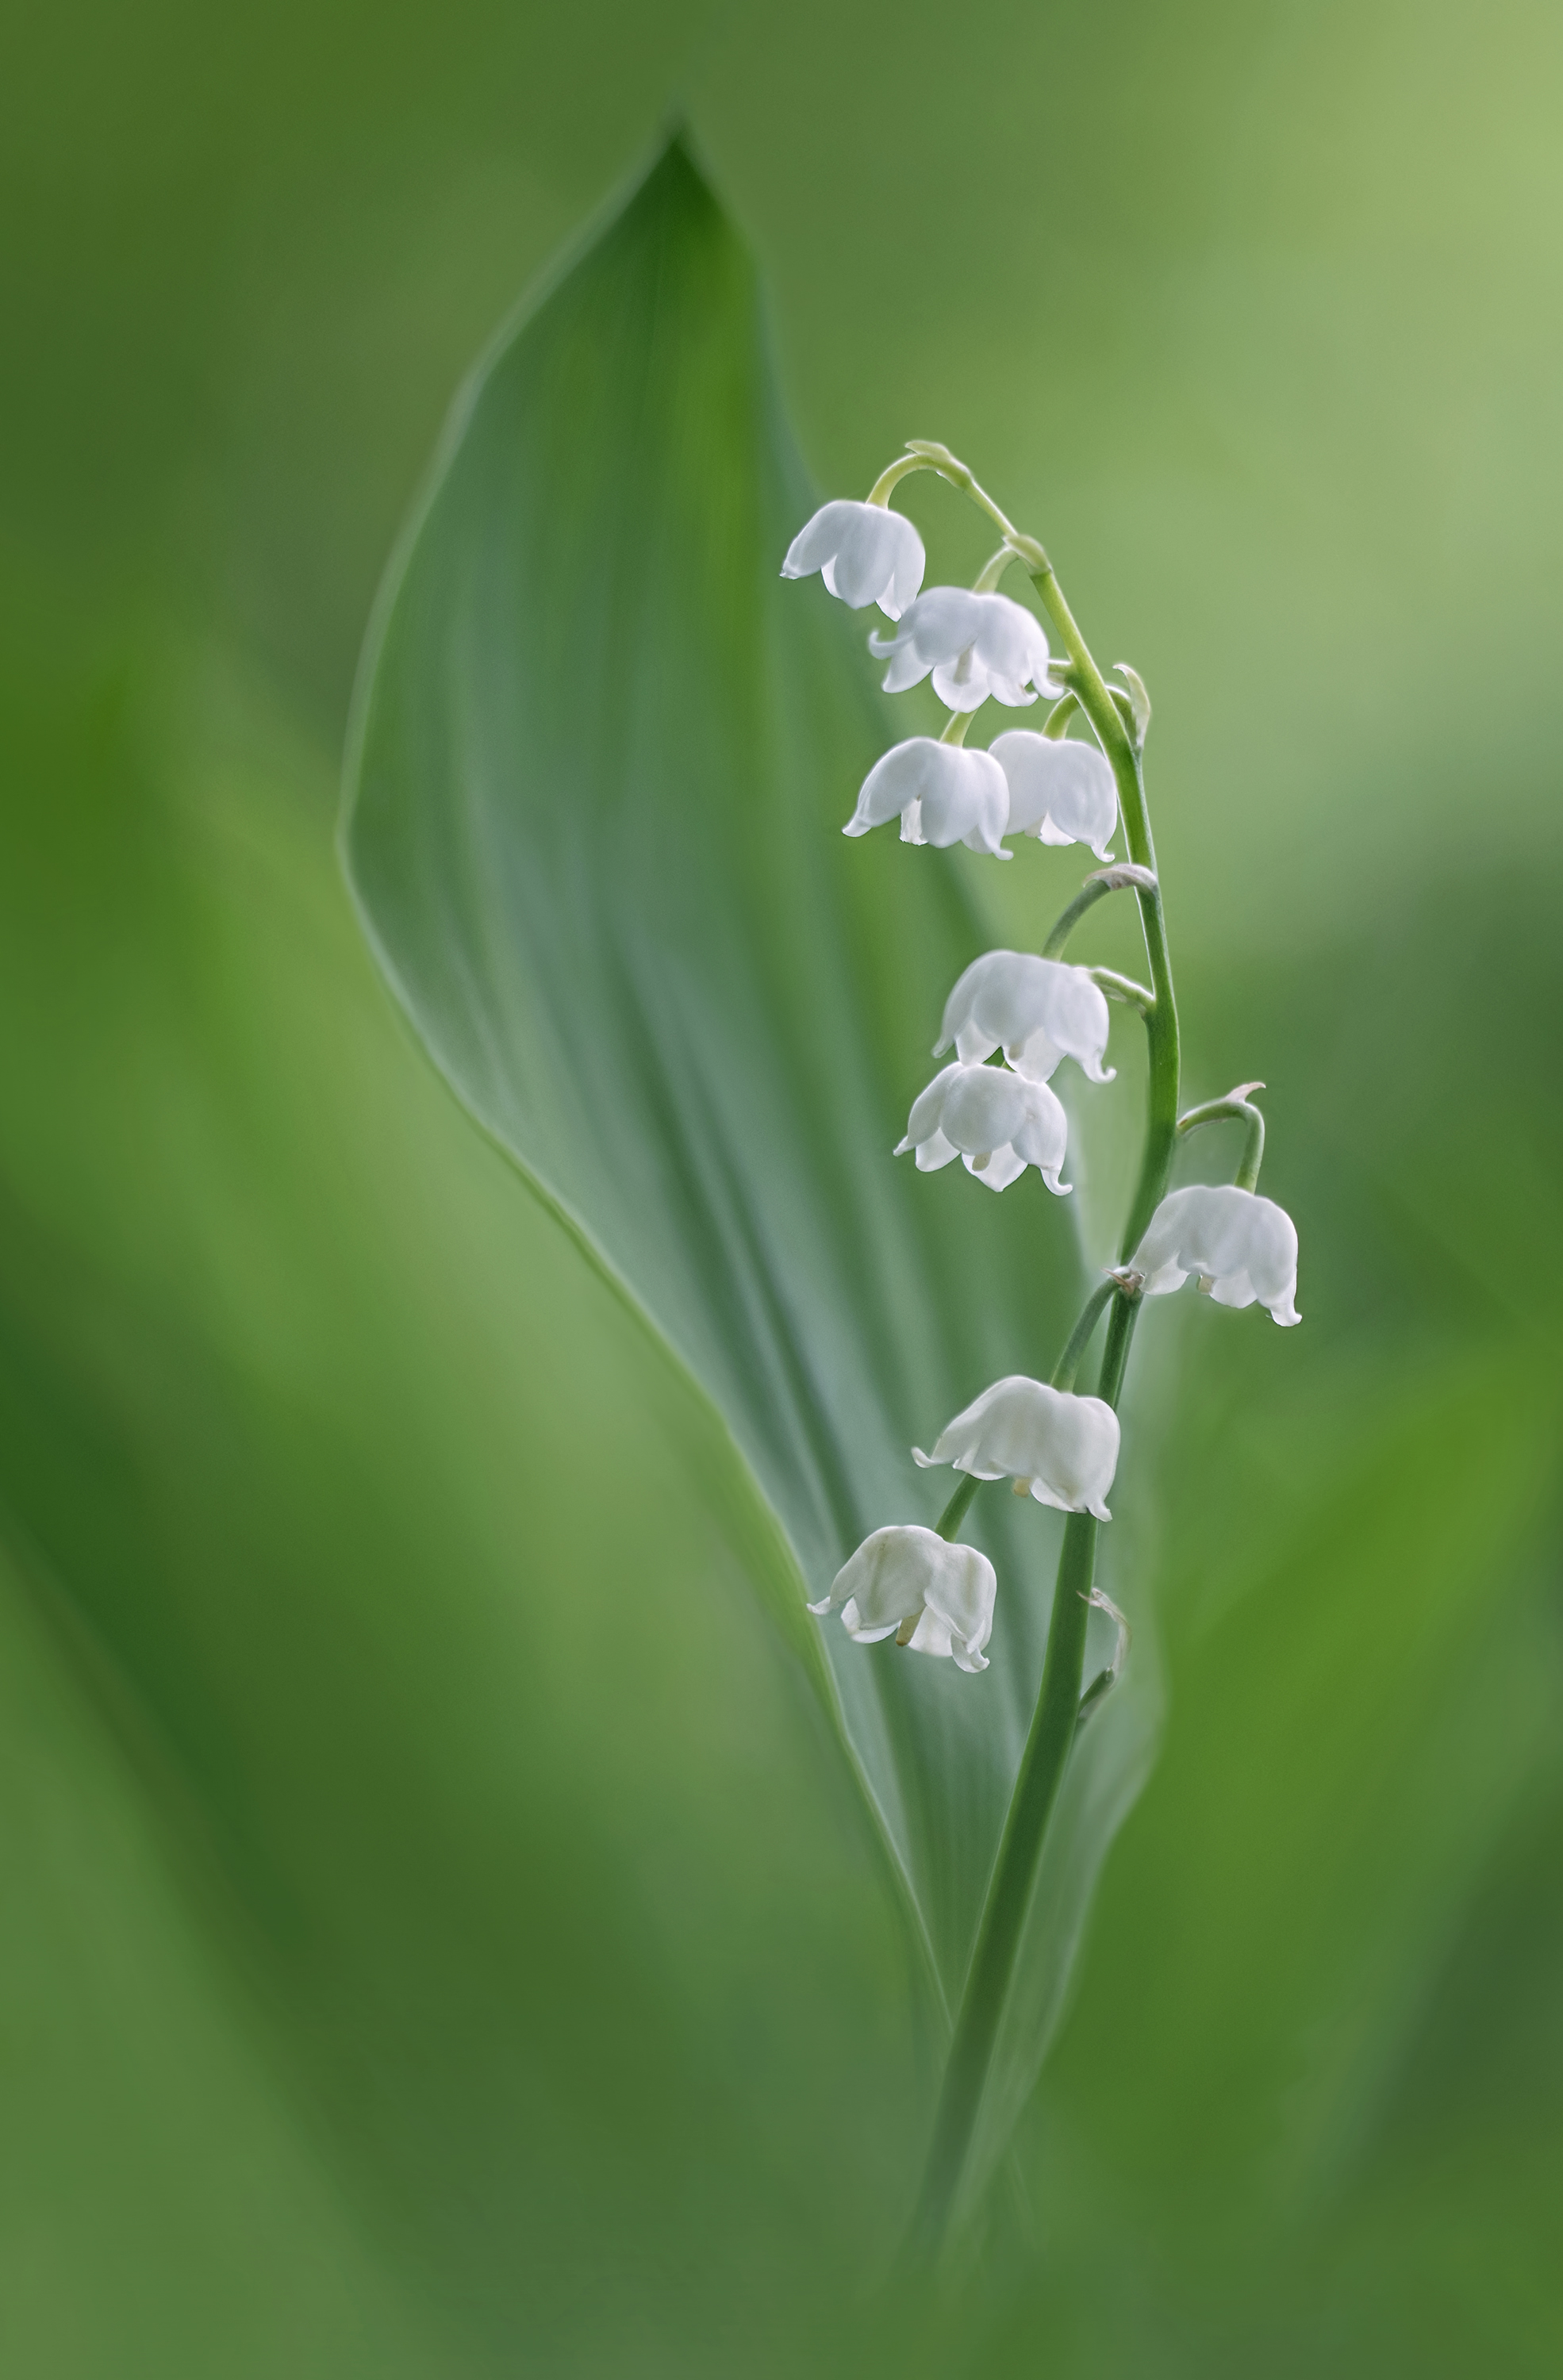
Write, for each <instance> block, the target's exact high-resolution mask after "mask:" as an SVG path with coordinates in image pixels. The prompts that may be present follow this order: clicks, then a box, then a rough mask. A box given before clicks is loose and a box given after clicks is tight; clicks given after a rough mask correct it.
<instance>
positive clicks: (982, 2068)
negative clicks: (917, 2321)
mask: <svg viewBox="0 0 1563 2380" xmlns="http://www.w3.org/2000/svg"><path fill="white" fill-rule="evenodd" d="M913 453H914V454H915V455H922V456H924V457H926V459H927V463H928V464H929V466H930V467H931V468H933V469H935V470H937V471H939V474H940V476H941V477H942V478H944V479H947V480H951V482H952V484H953V485H955V486H957V487H960V488H963V489H964V491H965V492H966V493H967V494H968V495H970V496H971V497H972V498H973V500H974V502H975V503H977V504H981V506H982V507H983V509H984V510H985V511H986V512H987V514H988V515H989V516H991V517H992V518H993V519H994V520H996V521H997V523H998V525H999V528H1000V530H1001V531H1002V533H1003V536H1004V538H1005V541H1006V543H1008V544H1010V545H1012V547H1013V549H1014V551H1015V553H1016V554H1017V556H1018V557H1019V559H1021V560H1022V561H1024V564H1025V565H1026V567H1027V569H1028V570H1029V572H1030V574H1031V578H1032V583H1033V585H1034V586H1035V587H1036V591H1037V593H1038V595H1039V596H1040V597H1041V599H1042V602H1043V605H1044V607H1045V608H1046V610H1047V613H1048V618H1049V619H1050V620H1051V621H1052V623H1053V625H1054V626H1055V627H1056V628H1057V629H1058V632H1059V634H1060V637H1062V639H1063V642H1064V645H1065V648H1066V650H1067V651H1068V653H1069V658H1070V661H1071V663H1072V668H1071V671H1070V685H1071V689H1072V692H1073V694H1074V696H1075V698H1076V699H1077V701H1078V702H1079V704H1080V707H1081V709H1082V710H1084V713H1085V716H1086V718H1087V719H1088V720H1089V721H1090V723H1091V725H1092V727H1093V728H1094V729H1095V731H1096V735H1097V741H1098V742H1099V744H1100V745H1101V747H1102V749H1103V751H1104V752H1105V753H1106V754H1107V757H1108V761H1109V765H1110V767H1111V769H1112V772H1113V777H1114V779H1115V781H1116V783H1117V786H1118V801H1119V808H1120V810H1121V813H1122V818H1123V829H1124V833H1125V836H1126V837H1127V840H1128V844H1129V854H1130V857H1131V859H1132V860H1133V862H1134V863H1135V864H1136V865H1137V866H1138V867H1140V868H1145V869H1147V870H1149V871H1150V878H1151V880H1150V881H1149V882H1147V883H1144V884H1136V885H1135V888H1134V889H1135V895H1136V898H1137V899H1138V901H1139V905H1140V920H1141V924H1142V927H1143V929H1144V932H1145V953H1146V956H1147V958H1148V959H1149V961H1150V975H1151V985H1152V990H1153V992H1154V1005H1153V1006H1152V1007H1151V1009H1150V1012H1149V1014H1148V1015H1147V1016H1146V1019H1145V1031H1146V1038H1147V1040H1148V1043H1149V1050H1150V1066H1149V1083H1148V1091H1147V1109H1146V1118H1145V1153H1144V1155H1143V1157H1142V1159H1141V1162H1140V1174H1139V1179H1138V1181H1137V1183H1136V1184H1135V1187H1134V1195H1133V1200H1132V1202H1131V1204H1130V1208H1129V1213H1128V1217H1127V1219H1126V1221H1125V1225H1124V1233H1123V1244H1122V1245H1123V1257H1124V1260H1125V1261H1127V1259H1128V1258H1129V1257H1131V1256H1132V1255H1133V1252H1134V1250H1135V1249H1136V1248H1137V1247H1138V1245H1139V1244H1140V1241H1141V1239H1142V1238H1143V1237H1144V1235H1145V1226H1146V1224H1147V1223H1148V1222H1149V1221H1150V1219H1151V1217H1152V1215H1153V1214H1154V1213H1155V1211H1156V1208H1157V1206H1158V1204H1159V1203H1160V1200H1161V1197H1162V1195H1163V1193H1164V1192H1165V1190H1166V1187H1167V1180H1168V1175H1169V1172H1170V1171H1171V1164H1172V1152H1173V1149H1174V1147H1175V1145H1176V1140H1177V1131H1178V1007H1177V1001H1176V998H1175V995H1174V993H1173V989H1172V962H1171V956H1170V953H1169V950H1168V944H1167V926H1166V920H1165V917H1164V916H1163V914H1162V905H1161V887H1160V883H1159V881H1158V880H1157V879H1156V847H1155V844H1154V843H1153V841H1152V838H1151V830H1150V817H1149V813H1148V811H1147V808H1146V806H1145V780H1144V776H1143V773H1142V766H1141V759H1140V749H1139V744H1138V741H1137V740H1136V735H1135V734H1134V732H1133V726H1132V724H1131V723H1126V722H1125V721H1124V720H1123V718H1122V717H1121V715H1120V712H1119V709H1118V706H1117V704H1116V703H1115V702H1114V700H1113V698H1112V696H1111V694H1110V693H1109V690H1108V687H1107V686H1106V684H1105V682H1104V680H1103V678H1102V674H1101V672H1100V671H1099V670H1098V669H1097V664H1096V662H1095V661H1094V660H1093V659H1092V657H1091V654H1090V651H1089V650H1088V649H1087V647H1086V644H1085V640H1084V637H1082V635H1081V633H1080V630H1079V628H1078V626H1077V625H1076V624H1075V619H1074V614H1073V613H1072V612H1071V610H1070V608H1069V605H1068V604H1067V603H1066V602H1065V601H1064V597H1063V590H1062V589H1061V588H1060V585H1059V582H1058V579H1057V577H1056V576H1055V575H1054V572H1053V568H1052V565H1051V564H1050V563H1049V562H1048V557H1047V555H1046V553H1044V552H1043V550H1042V548H1041V547H1040V546H1039V545H1037V544H1036V541H1035V540H1033V539H1030V538H1025V537H1022V536H1021V535H1020V533H1019V532H1018V531H1016V530H1015V529H1013V528H1012V526H1011V524H1010V522H1009V521H1008V520H1006V519H1005V517H1004V516H1003V514H1002V513H1000V510H999V508H998V506H997V505H996V504H994V503H993V501H992V499H991V497H989V496H987V494H986V493H985V492H984V491H983V490H982V489H980V488H979V487H978V486H977V483H976V481H975V480H974V479H973V477H972V475H971V473H970V471H968V470H967V469H966V467H965V465H964V464H963V463H959V462H957V461H956V458H955V457H954V456H953V455H951V454H950V452H949V450H948V448H946V447H935V446H932V445H929V444H927V443H921V442H919V443H918V444H917V445H916V446H915V448H914V449H913ZM1139 1310H1140V1300H1139V1299H1138V1298H1135V1297H1120V1298H1118V1299H1117V1300H1116V1301H1114V1303H1113V1305H1112V1314H1111V1319H1110V1320H1109V1324H1108V1333H1107V1344H1106V1347H1105V1349H1104V1351H1103V1355H1102V1370H1101V1378H1100V1380H1099V1382H1098V1384H1097V1395H1098V1396H1100V1397H1101V1398H1102V1399H1103V1400H1104V1401H1105V1402H1106V1403H1108V1404H1109V1405H1112V1406H1114V1407H1115V1408H1116V1406H1117V1403H1118V1400H1119V1396H1120V1393H1121V1390H1122V1386H1123V1375H1124V1369H1125V1366H1127V1363H1128V1360H1129V1348H1130V1342H1131V1341H1132V1340H1133V1333H1134V1324H1135V1321H1136V1319H1137V1318H1138V1315H1139ZM1083 1319H1084V1318H1083ZM1096 1560H1097V1523H1096V1521H1095V1520H1094V1519H1093V1518H1092V1516H1091V1515H1090V1513H1088V1512H1072V1513H1071V1514H1070V1516H1069V1519H1068V1521H1067V1522H1066V1524H1065V1525H1064V1537H1063V1548H1062V1551H1061V1553H1060V1559H1059V1574H1058V1583H1057V1585H1056V1586H1055V1588H1054V1592H1053V1610H1052V1617H1051V1620H1050V1621H1049V1623H1048V1651H1047V1656H1046V1658H1045V1659H1044V1662H1043V1666H1042V1684H1041V1690H1040V1692H1039V1693H1038V1694H1037V1698H1036V1711H1035V1713H1034V1715H1033V1718H1032V1722H1031V1730H1030V1733H1029V1734H1028V1736H1027V1738H1026V1743H1025V1750H1024V1753H1023V1755H1021V1765H1020V1772H1019V1774H1018V1776H1017V1777H1016V1779H1015V1789H1014V1792H1013V1795H1012V1799H1011V1803H1010V1809H1009V1815H1008V1816H1007V1817H1006V1819H1005V1821H1004V1833H1003V1837H1002V1840H1001V1841H1000V1846H999V1856H998V1860H997V1861H996V1863H995V1865H994V1870H993V1876H992V1879H991V1881H990V1883H989V1885H988V1889H987V1900H986V1901H985V1903H984V1906H983V1912H982V1917H981V1919H980V1921H979V1924H978V1926H977V1936H976V1942H975V1947H974V1949H973V1952H972V1963H971V1967H970V1970H969V1972H968V1974H967V1977H966V1986H965V1990H964V1992H963V1996H962V2000H961V2006H960V2010H959V2012H958V2014H957V2016H956V2020H955V2031H954V2036H953V2039H952V2041H951V2049H950V2063H949V2066H948V2068H947V2069H946V2071H945V2078H944V2088H943V2092H942V2094H941V2096H940V2099H939V2113H938V2115H937V2117H936V2119H935V2122H934V2135H933V2141H932V2144H931V2146H930V2149H929V2154H928V2163H927V2173H926V2175H925V2177H924V2181H923V2190H922V2195H921V2197H920V2199H919V2201H918V2204H917V2209H916V2213H915V2216H914V2218H913V2224H912V2229H911V2233H910V2235H909V2238H908V2242H907V2249H908V2255H909V2257H911V2258H913V2259H914V2260H915V2261H919V2262H921V2261H926V2260H927V2259H931V2258H933V2257H935V2256H937V2255H938V2254H939V2251H940V2249H941V2248H942V2246H943V2242H944V2240H945V2236H946V2234H947V2232H948V2230H949V2228H950V2222H951V2216H952V2215H953V2214H954V2212H955V2209H956V2206H957V2204H958V2202H959V2198H960V2193H961V2186H962V2180H963V2175H964V2173H965V2169H966V2163H967V2158H968V2156H969V2155H970V2151H971V2145H972V2141H973V2138H974V2135H975V2131H976V2124H977V2118H978V2114H979V2112H980V2109H981V2106H982V2099H983V2093H984V2091H985V2089H986V2086H987V2075H988V2069H989V2067H990V2066H991V2064H992V2060H993V2051H994V2046H995V2044H996V2042H997V2040H998V2036H999V2027H1000V2022H1001V2020H1002V2018H1003V2013H1004V2004H1005V2002H1006V2000H1007V1998H1008V1997H1009V1991H1010V1983H1011V1978H1012V1974H1013V1972H1014V1963H1015V1958H1016V1955H1017V1953H1018V1951H1019V1949H1020V1943H1021V1937H1022V1933H1023V1931H1024V1925H1025V1918H1026V1913H1027V1910H1028V1909H1029V1907H1030V1903H1031V1895H1032V1890H1033V1888H1034V1886H1035V1883H1036V1871H1037V1866H1038V1864H1039V1863H1040V1860H1041V1857H1042V1849H1043V1844H1044V1842H1045V1840H1046V1838H1047V1832H1048V1820H1049V1819H1050V1817H1051V1816H1052V1813H1053V1807H1054V1804H1055V1803H1056V1802H1057V1799H1058V1793H1059V1788H1060V1784H1061V1783H1062V1781H1063V1775H1064V1770H1065V1767H1066V1766H1067V1764H1068V1760H1069V1753H1070V1746H1071V1745H1072V1743H1073V1741H1074V1733H1075V1728H1076V1725H1077V1723H1078V1717H1079V1710H1080V1685H1081V1676H1082V1672H1083V1670H1084V1658H1085V1628H1086V1621H1087V1618H1088V1616H1089V1614H1088V1606H1087V1598H1088V1597H1089V1595H1090V1593H1091V1587H1092V1584H1093V1580H1094V1577H1095V1573H1096Z"/></svg>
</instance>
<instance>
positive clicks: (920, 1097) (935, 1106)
mask: <svg viewBox="0 0 1563 2380" xmlns="http://www.w3.org/2000/svg"><path fill="white" fill-rule="evenodd" d="M962 1073H963V1068H962V1067H961V1066H960V1065H959V1064H953V1065H949V1066H943V1067H941V1068H940V1069H939V1073H938V1074H937V1075H935V1076H934V1078H933V1081H932V1082H931V1083H928V1084H926V1085H925V1086H924V1087H923V1089H922V1090H920V1091H919V1092H918V1094H917V1096H916V1098H915V1099H914V1100H913V1102H912V1112H911V1114H910V1115H909V1116H908V1117H907V1119H906V1139H907V1141H909V1142H911V1143H913V1144H914V1145H915V1144H916V1143H917V1142H918V1141H920V1140H927V1139H928V1138H930V1137H931V1135H933V1134H934V1133H936V1132H937V1131H938V1130H939V1124H940V1123H941V1121H942V1119H943V1115H944V1102H945V1098H946V1096H947V1094H948V1092H949V1090H950V1088H951V1085H952V1084H953V1083H956V1082H958V1081H959V1079H960V1077H961V1075H962ZM903 1146H904V1144H903Z"/></svg>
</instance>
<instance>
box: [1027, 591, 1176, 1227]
mask: <svg viewBox="0 0 1563 2380" xmlns="http://www.w3.org/2000/svg"><path fill="white" fill-rule="evenodd" d="M1031 581H1032V585H1033V586H1034V587H1035V588H1036V592H1037V593H1038V595H1040V597H1041V598H1042V601H1043V604H1044V606H1045V607H1046V610H1047V613H1048V618H1049V619H1050V620H1051V621H1052V623H1053V625H1054V626H1055V627H1056V628H1057V629H1058V632H1059V634H1060V637H1062V638H1063V641H1064V646H1065V649H1066V650H1067V651H1068V654H1069V657H1070V660H1071V661H1072V662H1073V664H1074V692H1075V696H1076V698H1077V700H1078V701H1079V704H1080V707H1081V709H1082V710H1084V713H1085V716H1086V718H1087V719H1088V720H1089V721H1090V722H1091V724H1092V726H1093V727H1094V728H1095V730H1096V732H1097V741H1098V743H1099V744H1100V745H1101V747H1102V749H1103V751H1104V752H1105V753H1106V754H1107V757H1108V761H1109V765H1110V767H1111V770H1112V773H1113V776H1114V779H1115V780H1116V782H1117V785H1118V807H1119V808H1120V810H1121V813H1122V817H1123V832H1124V834H1125V836H1126V838H1127V840H1128V844H1129V856H1130V858H1131V859H1133V861H1134V862H1135V864H1136V865H1137V866H1138V867H1141V868H1149V869H1150V871H1151V873H1152V874H1153V875H1155V873H1156V844H1155V843H1154V841H1153V840H1152V837H1151V828H1150V812H1149V810H1148V809H1147V807H1146V806H1145V775H1144V771H1143V765H1142V762H1141V758H1140V754H1139V752H1138V751H1137V750H1136V748H1135V747H1134V744H1133V741H1132V739H1131V737H1130V735H1129V732H1128V730H1127V728H1126V727H1125V725H1124V722H1123V721H1122V719H1121V717H1120V715H1119V710H1118V706H1117V704H1116V703H1115V702H1114V701H1113V698H1112V697H1111V695H1110V694H1109V692H1108V689H1107V686H1106V684H1105V683H1104V681H1103V678H1102V674H1101V672H1100V670H1098V668H1097V664H1096V662H1094V661H1093V660H1092V658H1091V654H1090V651H1089V650H1088V648H1087V646H1086V643H1085V639H1084V637H1083V636H1082V635H1081V633H1080V630H1079V628H1078V627H1077V626H1076V625H1075V620H1074V614H1073V613H1072V611H1071V610H1070V608H1069V605H1068V604H1067V603H1066V602H1065V601H1064V596H1063V589H1062V588H1061V587H1060V585H1059V582H1058V578H1057V576H1056V574H1055V573H1054V571H1053V569H1052V567H1051V565H1049V564H1048V563H1047V562H1046V560H1044V563H1043V565H1042V567H1041V568H1040V569H1036V568H1034V569H1033V570H1032V573H1031ZM1135 898H1136V899H1137V900H1138V902H1139V905H1140V923H1141V926H1142V928H1143V929H1144V931H1145V955H1146V957H1147V958H1148V959H1149V961H1150V976H1151V989H1152V990H1153V991H1154V993H1155V995H1156V1006H1155V1007H1154V1009H1153V1010H1152V1011H1151V1013H1150V1015H1149V1016H1148V1017H1147V1018H1146V1020H1145V1023H1146V1031H1147V1036H1148V1038H1149V1042H1150V1082H1149V1089H1148V1098H1147V1112H1146V1118H1145V1155H1144V1157H1143V1158H1142V1159H1141V1161H1140V1178H1139V1181H1138V1183H1137V1184H1136V1185H1135V1190H1134V1196H1133V1203H1132V1204H1131V1206H1130V1209H1129V1216H1128V1220H1127V1222H1126V1224H1125V1226H1124V1233H1123V1251H1122V1252H1123V1256H1124V1257H1125V1259H1127V1258H1128V1257H1131V1256H1133V1252H1134V1250H1135V1249H1136V1248H1137V1247H1138V1246H1139V1245H1140V1242H1141V1240H1142V1239H1143V1238H1144V1237H1145V1225H1146V1224H1147V1223H1148V1222H1149V1221H1150V1219H1151V1217H1152V1216H1153V1215H1154V1214H1155V1212H1156V1210H1157V1207H1158V1206H1159V1204H1160V1202H1161V1197H1162V1194H1163V1192H1164V1191H1165V1190H1166V1187H1167V1177H1168V1175H1169V1172H1171V1168H1172V1150H1173V1146H1174V1143H1175V1139H1176V1135H1177V1130H1178V1003H1177V999H1176V996H1175V994H1174V992H1173V990H1172V958H1171V953H1170V952H1169V949H1168V946H1167V921H1166V918H1165V917H1164V916H1163V914H1162V906H1161V885H1160V882H1159V880H1157V883H1156V884H1155V885H1137V886H1136V887H1135Z"/></svg>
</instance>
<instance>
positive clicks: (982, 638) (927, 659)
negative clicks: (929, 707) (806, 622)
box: [868, 587, 1058, 710]
mask: <svg viewBox="0 0 1563 2380" xmlns="http://www.w3.org/2000/svg"><path fill="white" fill-rule="evenodd" d="M868 650H869V651H870V652H871V653H873V654H874V655H875V656H876V657H877V658H878V660H879V661H888V662H890V667H889V669H888V670H886V672H885V679H884V686H885V692H886V693H887V694H904V693H905V691H906V689H907V687H908V686H919V685H921V683H922V681H923V679H924V678H926V677H927V675H928V674H929V672H930V671H931V672H932V673H933V687H934V692H935V693H936V694H937V695H938V697H939V700H940V702H942V703H945V704H947V705H948V707H949V708H950V709H951V710H976V709H977V708H978V706H979V705H980V704H982V703H984V702H986V701H987V698H988V696H989V695H991V696H992V697H993V698H994V700H995V701H996V702H1004V703H1008V704H1009V705H1010V706H1011V707H1012V709H1017V708H1019V707H1020V706H1022V705H1023V704H1025V703H1028V702H1035V701H1036V697H1037V695H1038V694H1049V695H1050V694H1055V693H1057V691H1058V688H1057V687H1056V686H1053V685H1052V684H1051V683H1050V681H1049V679H1048V658H1049V657H1048V639H1047V637H1046V636H1045V635H1044V634H1043V631H1042V624H1041V622H1040V621H1039V620H1038V619H1037V617H1036V613H1033V612H1028V611H1027V610H1026V609H1025V607H1024V604H1022V603H1012V602H1011V601H1010V599H1009V597H1008V596H1007V595H977V594H974V593H973V592H972V590H971V589H969V588H966V587H930V588H929V589H928V590H927V594H926V595H919V596H918V598H917V600H916V601H915V603H914V604H913V605H912V607H911V609H910V611H908V612H907V613H906V615H905V617H904V618H903V621H902V623H901V625H900V627H899V628H898V629H897V630H896V633H895V635H894V636H893V637H880V636H872V637H869V639H868ZM1028 687H1029V688H1031V689H1032V690H1031V691H1030V692H1028V691H1027V688H1028Z"/></svg>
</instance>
